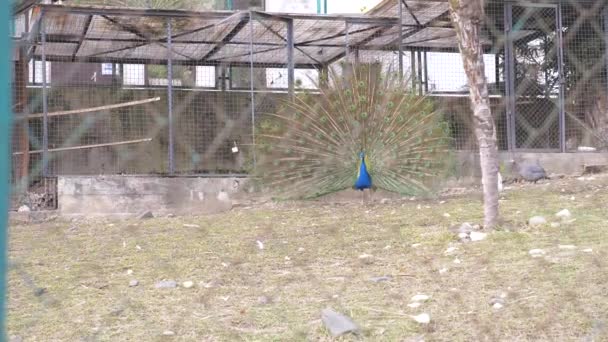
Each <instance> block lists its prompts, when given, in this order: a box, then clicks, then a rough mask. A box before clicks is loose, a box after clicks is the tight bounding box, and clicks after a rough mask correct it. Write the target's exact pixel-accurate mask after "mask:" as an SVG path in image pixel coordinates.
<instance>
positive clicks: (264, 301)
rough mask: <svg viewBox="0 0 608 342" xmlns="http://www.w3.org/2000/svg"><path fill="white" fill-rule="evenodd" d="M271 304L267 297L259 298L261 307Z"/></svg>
mask: <svg viewBox="0 0 608 342" xmlns="http://www.w3.org/2000/svg"><path fill="white" fill-rule="evenodd" d="M269 303H270V298H268V297H266V296H260V297H258V304H260V305H266V304H269Z"/></svg>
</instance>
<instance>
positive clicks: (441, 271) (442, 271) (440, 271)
mask: <svg viewBox="0 0 608 342" xmlns="http://www.w3.org/2000/svg"><path fill="white" fill-rule="evenodd" d="M447 271H448V269H447V268H445V267H444V268H442V269H440V270H439V274H444V273H446V272H447Z"/></svg>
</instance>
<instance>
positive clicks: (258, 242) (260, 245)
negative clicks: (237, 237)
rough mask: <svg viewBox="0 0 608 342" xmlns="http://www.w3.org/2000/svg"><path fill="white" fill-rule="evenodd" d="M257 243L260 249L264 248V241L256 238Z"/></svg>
mask: <svg viewBox="0 0 608 342" xmlns="http://www.w3.org/2000/svg"><path fill="white" fill-rule="evenodd" d="M255 243H256V244H257V245H258V249H260V250H262V249H264V243H263V242H262V241H260V240H256V241H255Z"/></svg>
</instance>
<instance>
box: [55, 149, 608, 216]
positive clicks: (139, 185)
mask: <svg viewBox="0 0 608 342" xmlns="http://www.w3.org/2000/svg"><path fill="white" fill-rule="evenodd" d="M511 159H517V160H519V161H523V160H531V161H534V160H538V161H539V162H540V163H541V165H543V167H545V169H546V170H547V172H548V173H549V175H551V174H563V175H569V176H575V175H580V174H581V173H582V171H583V167H584V166H585V165H608V153H507V152H503V153H500V160H501V164H502V165H504V167H505V169H504V171H505V172H504V176H505V177H508V176H509V175H510V168H509V161H510V160H511ZM456 160H457V165H456V168H455V169H456V170H455V173H456V174H455V175H454V176H455V177H454V178H455V179H450V180H449V181H448V182H447V183H446V184H444V186H447V187H454V186H463V185H467V184H472V183H473V184H477V183H478V182H479V177H480V168H479V156H478V153H474V152H458V153H457V158H456ZM246 190H247V178H237V177H226V178H220V177H216V178H208V177H205V178H203V177H173V178H170V177H155V176H60V177H58V204H59V211H60V213H61V214H62V215H67V216H70V215H83V216H95V215H113V216H127V217H128V216H136V215H138V214H140V213H141V212H143V211H147V210H149V211H151V212H153V213H154V214H155V215H166V214H169V213H173V214H186V215H200V214H211V213H217V212H222V211H226V210H230V209H231V208H232V200H231V199H234V198H236V197H242V196H243V195H246V192H247V191H246ZM359 195H360V194H359V193H356V192H353V191H347V192H345V193H344V194H340V195H339V196H338V195H336V196H330V197H328V199H329V200H332V199H339V198H342V197H345V198H349V199H352V198H355V199H357V198H360V196H359ZM377 196H380V197H378V198H381V197H391V194H379V195H377Z"/></svg>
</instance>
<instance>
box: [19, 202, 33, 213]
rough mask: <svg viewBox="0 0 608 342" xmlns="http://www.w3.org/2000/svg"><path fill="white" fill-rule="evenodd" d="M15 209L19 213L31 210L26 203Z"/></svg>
mask: <svg viewBox="0 0 608 342" xmlns="http://www.w3.org/2000/svg"><path fill="white" fill-rule="evenodd" d="M17 211H18V212H20V213H29V212H30V211H32V210H31V209H30V207H28V206H27V205H25V204H24V205H22V206H20V207H19V209H17Z"/></svg>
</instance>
